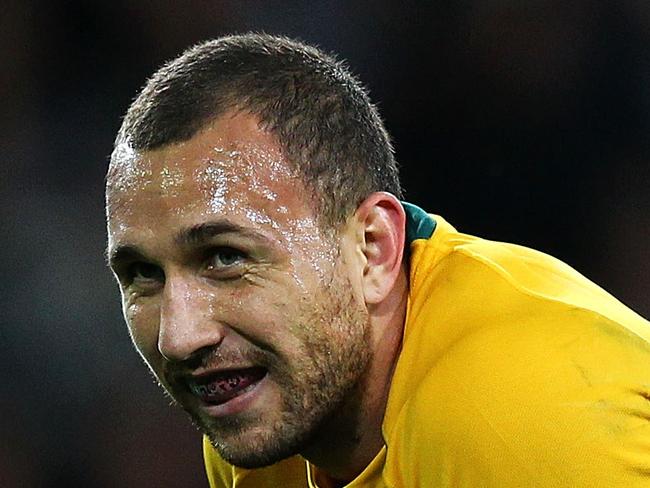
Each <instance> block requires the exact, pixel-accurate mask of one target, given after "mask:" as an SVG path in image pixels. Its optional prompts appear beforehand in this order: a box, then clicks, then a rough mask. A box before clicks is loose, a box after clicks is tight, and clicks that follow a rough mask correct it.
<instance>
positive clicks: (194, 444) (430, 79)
mask: <svg viewBox="0 0 650 488" xmlns="http://www.w3.org/2000/svg"><path fill="white" fill-rule="evenodd" d="M0 10H1V13H0V32H1V34H0V40H1V41H2V42H0V59H1V62H2V65H1V66H2V70H1V73H0V99H1V102H2V117H1V119H0V124H2V125H1V129H2V130H0V161H1V165H0V209H1V211H0V229H2V235H3V237H2V246H1V247H0V273H1V276H2V281H1V283H2V284H1V285H0V286H1V287H2V288H1V290H0V300H1V307H0V310H1V311H2V312H1V314H0V368H1V369H0V371H1V373H2V380H1V381H0V486H1V487H3V488H13V487H29V488H31V487H46V488H54V487H77V486H78V487H93V488H94V487H97V488H103V487H127V488H128V487H134V488H135V487H138V488H153V487H156V488H164V487H188V488H189V487H206V482H205V480H204V474H203V468H202V461H201V452H200V438H199V435H198V433H196V432H195V431H194V430H193V428H192V427H190V425H189V423H188V422H187V421H186V419H185V417H184V414H182V413H180V412H179V411H177V410H175V409H172V408H169V407H168V404H167V403H168V402H167V400H166V399H165V398H164V397H163V396H162V394H161V393H160V391H159V390H158V388H157V387H156V386H155V385H154V383H153V380H152V379H151V378H150V376H149V375H148V373H147V372H146V370H145V368H144V366H143V365H142V364H141V361H140V359H139V358H138V356H137V354H136V353H135V352H134V350H133V349H132V347H131V345H130V341H129V337H128V334H127V331H126V328H125V326H124V325H123V323H122V317H121V313H120V309H119V300H118V293H117V288H116V286H115V285H114V284H113V282H112V277H111V276H110V274H109V272H108V270H107V268H106V267H105V265H104V257H103V249H104V244H105V234H104V217H103V208H102V206H103V177H104V172H105V170H106V164H107V158H108V155H109V154H110V152H111V144H112V141H113V137H114V135H115V133H116V131H117V129H118V127H119V124H120V119H121V116H122V114H123V113H124V111H125V110H126V108H127V106H128V104H129V103H130V101H131V100H132V98H133V97H134V96H135V95H136V93H137V91H138V89H139V88H140V87H141V86H142V84H143V83H144V81H145V79H146V78H147V77H148V76H149V75H150V74H151V73H152V72H153V71H154V70H155V69H156V68H157V67H158V66H159V65H160V64H161V63H162V62H163V61H165V60H168V59H170V58H172V57H175V56H176V55H177V54H179V53H180V52H181V51H182V50H183V49H185V48H186V47H188V46H190V45H191V44H193V43H195V42H198V41H200V40H203V39H206V38H209V37H214V36H218V35H221V34H226V33H235V32H245V31H248V30H258V31H259V30H263V31H266V32H270V33H281V34H286V35H289V36H293V37H299V38H301V39H303V40H305V41H308V42H312V43H316V44H318V45H319V46H321V47H322V48H323V49H325V50H328V51H335V52H337V53H338V54H339V55H340V57H342V58H344V59H346V60H348V62H349V65H350V66H351V67H352V69H353V71H354V72H355V73H356V74H358V75H359V77H360V78H361V79H362V80H363V81H364V82H365V84H366V85H367V86H368V88H369V90H370V92H371V96H372V98H373V99H374V100H375V102H377V103H378V105H379V107H380V110H381V112H382V114H383V117H384V119H385V120H386V124H387V126H388V129H389V131H390V132H391V134H392V135H393V138H394V141H395V147H396V150H397V156H398V159H399V161H400V163H401V166H402V170H403V182H404V185H405V187H406V190H407V195H408V198H409V200H411V201H412V202H414V203H418V204H420V205H421V206H423V207H425V208H427V209H428V210H430V211H432V212H435V213H439V214H442V215H444V216H445V217H446V218H447V219H448V220H450V221H451V222H452V223H453V224H454V225H455V226H456V227H457V228H459V229H460V230H462V231H465V232H468V233H472V234H479V235H482V236H485V237H488V238H492V239H498V240H506V241H514V242H517V243H520V244H525V245H529V246H532V247H535V248H538V249H540V250H543V251H546V252H549V253H551V254H553V255H555V256H557V257H560V258H561V259H563V260H565V261H567V262H569V263H570V264H571V265H573V266H574V267H575V268H577V269H578V270H579V271H581V272H582V273H583V274H585V275H586V276H587V277H589V278H591V279H593V280H594V281H596V282H598V283H599V284H600V285H601V286H603V287H604V288H605V289H607V290H608V291H610V292H612V293H613V294H614V295H616V296H617V297H618V298H619V299H620V300H622V301H623V302H625V303H627V304H628V305H630V306H631V307H632V308H633V309H635V310H636V311H638V312H640V313H641V314H642V315H644V316H646V317H648V316H650V298H649V294H650V242H649V237H650V191H649V183H650V145H649V144H648V137H647V135H648V129H649V128H650V116H649V114H650V3H648V2H647V1H642V0H617V1H600V2H596V1H588V0H577V1H573V2H563V1H551V0H539V1H532V2H508V1H493V0H480V1H477V0H464V1H463V0H461V1H456V2H441V1H429V2H424V1H422V2H409V1H400V2H397V1H375V2H367V3H366V5H363V6H362V5H359V2H348V1H343V0H338V1H329V2H317V1H302V2H289V1H266V2H263V1H234V0H232V1H207V0H203V1H199V0H196V1H191V2H177V1H172V0H160V1H155V2H154V1H151V0H149V1H139V2H132V1H127V0H112V1H94V2H88V1H81V0H77V1H67V2H66V1H62V0H59V1H49V2H46V1H37V0H5V1H4V2H3V5H2V9H0Z"/></svg>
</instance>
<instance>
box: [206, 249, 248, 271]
mask: <svg viewBox="0 0 650 488" xmlns="http://www.w3.org/2000/svg"><path fill="white" fill-rule="evenodd" d="M244 258H245V256H244V254H243V253H242V252H240V251H237V250H236V249H233V248H230V247H222V248H219V249H217V250H216V251H215V252H213V253H212V256H211V257H210V260H209V262H208V269H209V270H219V269H222V268H228V267H231V266H236V265H238V264H241V263H242V261H243V260H244Z"/></svg>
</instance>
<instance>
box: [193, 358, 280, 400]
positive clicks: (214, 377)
mask: <svg viewBox="0 0 650 488" xmlns="http://www.w3.org/2000/svg"><path fill="white" fill-rule="evenodd" d="M266 372H267V371H266V369H265V368H261V367H253V368H246V369H233V370H229V371H222V372H219V373H215V374H211V375H206V376H205V377H201V378H194V379H192V380H189V381H188V383H187V384H188V387H189V389H190V391H191V392H192V393H193V394H194V395H196V396H197V397H199V398H200V399H201V400H202V401H203V402H205V403H207V404H209V405H221V404H222V403H226V402H227V401H229V400H232V399H233V398H235V397H237V396H239V395H242V394H243V393H245V392H247V391H249V390H251V389H253V388H254V387H255V385H257V384H258V383H259V382H260V381H261V380H262V379H263V378H264V376H266Z"/></svg>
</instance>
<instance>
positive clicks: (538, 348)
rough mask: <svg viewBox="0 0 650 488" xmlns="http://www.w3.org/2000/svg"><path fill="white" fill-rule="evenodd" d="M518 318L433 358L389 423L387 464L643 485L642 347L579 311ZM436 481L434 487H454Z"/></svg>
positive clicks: (646, 396)
mask: <svg viewBox="0 0 650 488" xmlns="http://www.w3.org/2000/svg"><path fill="white" fill-rule="evenodd" d="M521 320H523V323H522V322H521V321H520V320H518V321H517V322H516V323H510V322H508V321H507V320H506V321H504V322H502V323H500V324H499V325H494V326H493V327H485V328H478V329H475V330H473V331H472V332H471V333H468V334H466V335H464V336H462V337H461V338H459V340H458V341H457V342H456V343H453V344H451V345H450V346H449V347H448V348H447V349H446V350H445V351H444V352H443V353H442V354H440V355H439V356H438V357H437V359H436V361H435V362H434V363H433V364H432V365H431V367H430V368H428V370H427V371H426V373H425V374H424V375H423V376H422V379H421V381H420V382H419V384H417V385H416V386H415V387H414V388H413V389H412V391H411V394H410V395H408V399H407V400H406V401H405V403H404V405H403V407H402V409H401V411H400V413H399V416H397V418H396V421H395V425H394V428H392V429H391V432H392V436H391V437H392V438H390V439H389V440H388V442H389V449H388V458H389V459H391V460H392V461H393V462H395V463H396V465H401V466H407V465H410V464H413V463H414V462H415V461H414V460H418V461H417V462H416V464H417V463H420V464H423V465H424V466H426V469H427V470H430V471H428V473H429V475H430V476H436V477H439V476H442V477H443V478H444V477H447V478H448V479H453V477H454V476H461V478H463V477H465V478H466V479H473V480H475V481H476V482H478V483H479V484H480V485H481V486H502V487H507V486H545V487H546V486H576V487H582V486H628V487H635V486H641V485H639V484H637V483H641V482H644V483H650V451H648V450H647V449H646V448H644V447H643V446H646V445H647V439H648V438H649V436H650V347H649V346H648V343H647V342H646V341H644V340H642V339H641V338H639V337H638V336H636V335H634V334H633V333H631V332H630V331H629V330H628V329H627V328H625V327H622V326H621V325H620V324H618V323H615V322H613V321H611V320H610V319H607V318H605V317H603V316H601V315H598V314H594V313H593V312H591V311H586V310H583V309H576V308H574V309H570V308H568V307H564V308H561V309H558V310H556V311H555V312H548V313H547V314H546V315H544V316H542V317H533V318H530V319H528V321H526V319H525V318H521ZM643 439H645V441H643ZM480 480H483V482H481V481H480ZM488 480H491V482H489V483H488V482H487V481H488ZM622 480H625V481H626V484H621V482H622ZM643 480H645V481H643ZM442 481H443V480H442V479H438V478H436V479H435V480H430V482H431V483H432V484H431V486H453V484H452V485H445V484H444V483H442ZM434 482H435V483H437V484H433V483H434ZM470 485H471V484H470ZM468 486H469V485H468Z"/></svg>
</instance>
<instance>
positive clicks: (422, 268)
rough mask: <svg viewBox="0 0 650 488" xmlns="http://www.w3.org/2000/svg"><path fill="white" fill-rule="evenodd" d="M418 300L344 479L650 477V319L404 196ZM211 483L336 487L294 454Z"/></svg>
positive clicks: (633, 482)
mask: <svg viewBox="0 0 650 488" xmlns="http://www.w3.org/2000/svg"><path fill="white" fill-rule="evenodd" d="M405 208H406V210H407V216H408V227H407V231H408V232H407V234H408V235H409V241H410V268H409V278H410V281H409V301H408V308H407V315H406V323H405V328H404V335H403V343H402V349H401V352H400V355H399V359H398V362H397V365H396V368H395V372H394V375H393V378H392V382H391V388H390V394H389V398H388V404H387V408H386V412H385V415H384V421H383V425H382V431H383V436H384V440H385V446H384V447H383V448H382V449H381V451H380V452H379V453H378V454H377V456H376V457H375V459H374V460H373V461H372V462H371V463H370V464H369V465H368V466H367V467H366V468H365V470H364V471H363V472H362V473H361V474H360V475H359V476H358V477H357V478H356V479H354V480H353V481H351V482H350V483H349V484H348V485H346V486H347V487H349V488H416V487H417V488H452V487H454V488H460V487H467V488H514V487H522V488H523V487H525V488H533V487H540V488H550V487H563V488H582V487H585V488H587V487H588V488H596V487H603V488H612V487H621V488H637V487H646V488H648V487H650V323H649V322H648V321H646V320H645V319H643V318H642V317H641V316H639V315H637V314H636V313H635V312H633V311H632V310H630V309H629V308H627V307H626V306H625V305H623V304H622V303H621V302H619V301H618V300H617V299H616V298H614V297H612V296H611V295H610V294H608V293H607V292H605V291H604V290H603V289H601V288H600V287H598V286H597V285H595V284H594V283H592V282H591V281H589V280H588V279H587V278H585V277H584V276H582V275H581V274H579V273H578V272H577V271H575V270H574V269H572V268H571V267H569V266H567V265H566V264H564V263H562V262H561V261H559V260H557V259H555V258H553V257H551V256H548V255H546V254H544V253H541V252H538V251H534V250H532V249H529V248H525V247H522V246H517V245H513V244H506V243H501V242H494V241H488V240H484V239H480V238H477V237H473V236H469V235H466V234H462V233H459V232H457V231H456V230H455V229H454V228H453V227H452V226H451V225H449V224H448V223H447V222H445V220H444V219H442V218H441V217H438V216H433V215H428V214H426V213H424V212H423V211H422V210H421V209H419V208H418V207H415V206H413V205H410V204H405ZM204 457H205V464H206V468H207V474H208V479H209V482H210V486H211V487H213V488H267V487H268V488H276V487H279V488H305V487H309V488H328V485H327V480H326V479H323V478H324V477H323V476H322V474H321V473H319V472H318V469H317V468H315V467H314V466H312V465H310V464H309V463H308V462H306V461H305V460H304V459H303V458H301V457H300V456H295V457H292V458H289V459H286V460H284V461H281V462H279V463H277V464H275V465H272V466H269V467H266V468H263V469H257V470H245V469H241V468H236V467H234V466H230V465H228V464H227V463H226V462H225V461H223V460H222V459H221V458H220V457H219V455H218V454H217V452H216V451H215V450H214V449H213V448H212V447H211V446H210V445H209V443H208V442H207V441H205V440H204Z"/></svg>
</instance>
